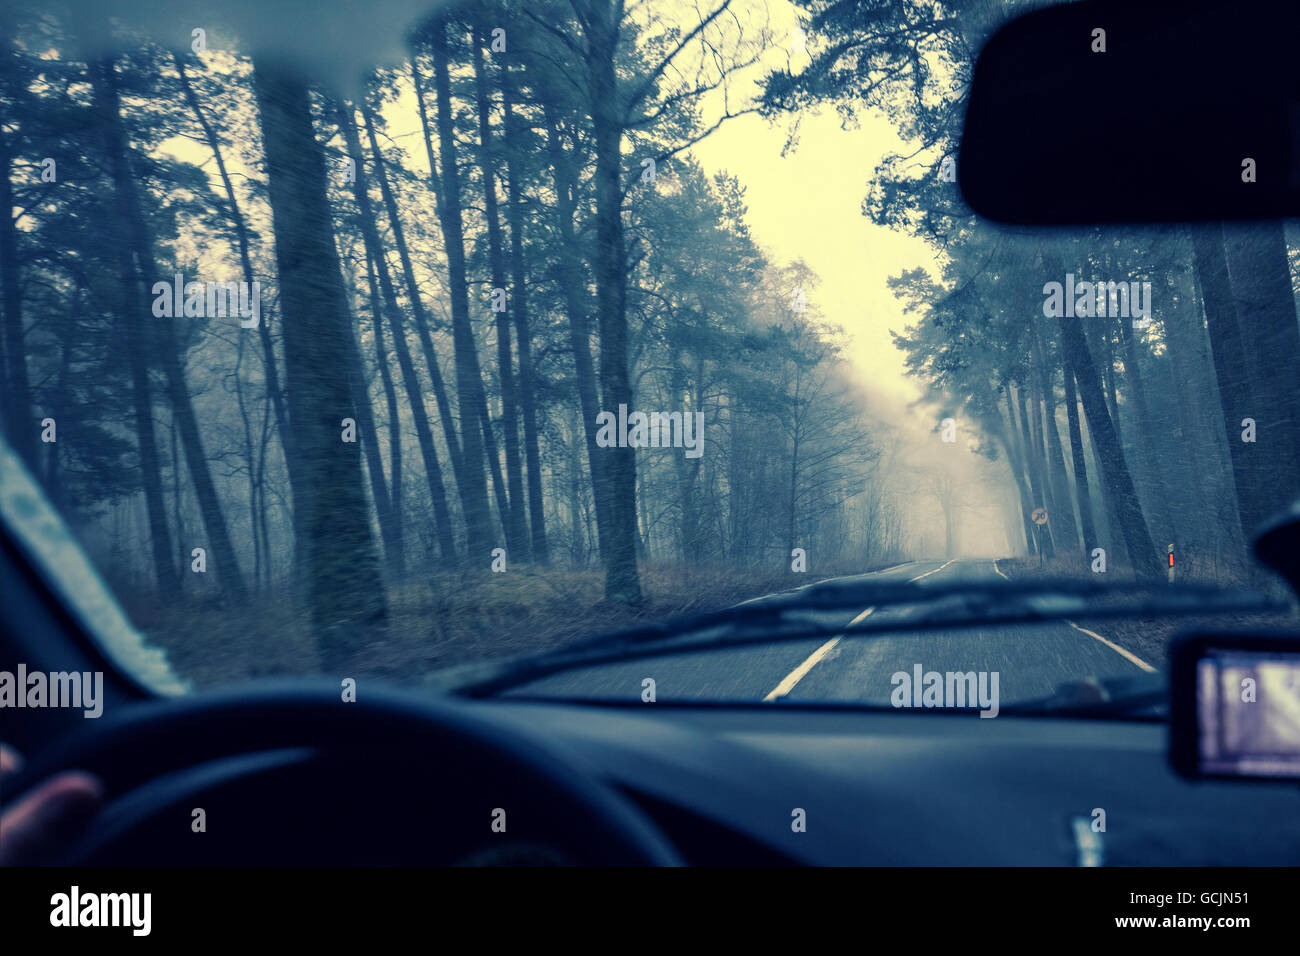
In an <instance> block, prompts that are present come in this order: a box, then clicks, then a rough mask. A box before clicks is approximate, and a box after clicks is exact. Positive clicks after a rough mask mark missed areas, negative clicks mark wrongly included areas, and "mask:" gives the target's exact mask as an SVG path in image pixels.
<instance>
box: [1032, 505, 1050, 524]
mask: <svg viewBox="0 0 1300 956" xmlns="http://www.w3.org/2000/svg"><path fill="white" fill-rule="evenodd" d="M1029 517H1031V518H1033V519H1034V524H1037V525H1044V524H1047V509H1046V508H1035V509H1034V513H1033V514H1032V515H1030V516H1029Z"/></svg>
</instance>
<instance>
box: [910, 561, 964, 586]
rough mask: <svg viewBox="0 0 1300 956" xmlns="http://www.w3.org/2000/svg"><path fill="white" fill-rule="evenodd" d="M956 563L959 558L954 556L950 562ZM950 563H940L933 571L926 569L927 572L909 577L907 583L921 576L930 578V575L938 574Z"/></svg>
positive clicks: (919, 578) (917, 579)
mask: <svg viewBox="0 0 1300 956" xmlns="http://www.w3.org/2000/svg"><path fill="white" fill-rule="evenodd" d="M956 563H957V559H956V558H953V559H952V560H951V561H949V562H948V564H956ZM948 564H941V565H939V567H937V568H935V569H934V570H933V571H926V572H925V574H918V575H917V576H916V577H914V578H908V579H907V583H908V584H911V583H912V582H913V581H919V580H921V578H928V577H929V576H930V575H932V574H938V573H939V572H940V571H942V570H943V569H944V568H946V567H947V566H948Z"/></svg>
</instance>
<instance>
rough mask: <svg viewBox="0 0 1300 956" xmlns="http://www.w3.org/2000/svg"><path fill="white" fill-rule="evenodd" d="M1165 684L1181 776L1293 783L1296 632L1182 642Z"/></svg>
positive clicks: (1299, 670)
mask: <svg viewBox="0 0 1300 956" xmlns="http://www.w3.org/2000/svg"><path fill="white" fill-rule="evenodd" d="M1170 681H1171V693H1170V713H1169V732H1170V759H1171V761H1172V763H1173V767H1174V770H1175V771H1177V772H1178V773H1179V774H1180V775H1181V776H1184V777H1190V778H1200V777H1255V778H1271V779H1289V780H1300V635H1295V636H1290V637H1277V636H1269V637H1263V636H1255V635H1241V634H1198V635H1195V636H1191V637H1184V638H1182V639H1180V640H1179V641H1177V642H1176V643H1175V644H1174V646H1173V648H1172V651H1171V661H1170Z"/></svg>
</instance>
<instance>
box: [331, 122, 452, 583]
mask: <svg viewBox="0 0 1300 956" xmlns="http://www.w3.org/2000/svg"><path fill="white" fill-rule="evenodd" d="M338 118H339V127H340V129H342V130H343V138H344V140H345V141H346V144H347V148H348V152H349V153H350V154H351V155H352V157H353V163H354V167H355V172H356V177H355V179H354V181H353V183H352V197H353V199H354V200H355V201H356V203H357V209H358V210H359V211H360V216H359V217H358V221H359V223H360V226H361V238H362V242H363V243H364V245H365V247H366V258H367V260H368V266H367V268H368V269H373V270H374V272H375V273H376V274H377V275H378V277H379V285H380V288H381V289H382V290H383V300H384V302H385V303H387V305H388V321H389V325H390V327H391V328H392V330H393V350H394V351H395V352H396V353H397V364H398V367H399V368H401V370H402V383H403V385H405V386H406V400H407V403H408V404H409V405H410V406H411V417H412V418H413V419H414V421H415V437H416V439H417V440H418V441H419V445H420V454H421V456H422V457H423V459H424V471H425V475H426V477H427V478H428V481H429V497H430V499H431V500H432V503H433V518H434V533H435V535H436V536H437V539H438V553H439V555H440V556H441V557H442V560H444V561H455V560H456V538H455V534H454V533H453V531H452V526H451V511H450V509H449V508H448V506H447V490H446V487H445V486H444V484H443V478H442V465H441V464H440V463H439V462H438V449H437V447H436V446H435V445H434V442H433V431H432V430H431V429H430V428H429V415H428V412H427V411H426V410H425V405H424V394H423V392H422V391H421V390H420V378H419V375H418V373H417V372H416V369H415V363H414V362H413V361H412V360H411V350H410V348H409V347H408V346H407V344H406V331H405V329H403V327H402V312H401V308H400V307H399V306H398V303H397V292H396V291H395V290H394V289H393V280H392V277H391V276H390V274H389V272H388V261H387V260H386V259H385V258H384V250H383V247H382V246H381V245H380V243H379V229H378V228H377V227H376V226H375V216H374V211H373V210H372V208H371V205H370V193H369V192H367V189H366V174H365V162H364V158H363V155H362V153H361V141H360V138H359V137H358V136H357V128H356V126H355V125H353V119H352V116H351V115H350V113H349V112H348V110H347V109H340V110H339V111H338ZM371 294H372V295H373V294H374V293H373V290H372V291H371ZM454 437H455V436H454V435H453V438H454Z"/></svg>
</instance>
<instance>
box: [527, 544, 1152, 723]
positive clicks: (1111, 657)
mask: <svg viewBox="0 0 1300 956" xmlns="http://www.w3.org/2000/svg"><path fill="white" fill-rule="evenodd" d="M999 576H1002V577H1005V575H1003V574H1002V572H1001V570H1000V569H999V568H998V566H997V562H995V561H992V560H978V561H977V560H960V561H914V562H909V563H907V564H903V565H899V566H897V567H893V568H888V569H886V570H883V571H877V572H874V573H871V574H864V575H861V576H860V577H861V579H863V580H876V581H886V580H890V581H924V582H926V583H927V584H928V583H938V582H941V581H944V580H961V579H966V580H985V579H990V580H991V579H996V578H998V577H999ZM837 580H852V578H848V579H837ZM756 600H763V599H762V598H758V599H756ZM919 613H920V609H919V608H918V607H917V606H916V605H902V606H891V607H885V608H881V609H879V610H877V609H875V608H862V609H861V610H859V611H856V612H851V611H850V612H845V611H836V612H810V613H808V614H807V615H806V619H807V620H808V621H809V622H817V623H819V624H823V625H825V626H826V627H827V628H828V629H837V628H842V627H846V626H848V625H849V624H851V623H857V622H859V621H865V620H866V619H868V618H871V619H872V620H873V621H898V622H899V623H900V624H903V623H905V622H906V621H907V620H908V619H909V618H914V617H916V616H917V615H918V614H919ZM918 664H919V665H921V667H922V670H923V671H925V672H929V671H938V672H940V673H946V672H949V671H952V672H960V673H966V672H969V671H974V672H976V673H977V674H978V673H980V672H986V673H989V674H992V673H997V674H998V685H999V691H998V693H999V698H1000V701H1001V703H1002V705H1004V706H1005V705H1007V704H1009V703H1012V702H1015V701H1020V700H1029V699H1032V698H1037V697H1042V696H1045V695H1047V694H1050V693H1051V692H1052V691H1054V690H1055V689H1056V688H1057V687H1058V686H1059V685H1060V684H1062V683H1065V682H1067V681H1077V680H1080V679H1081V678H1084V677H1087V676H1089V675H1092V676H1098V677H1113V676H1126V675H1133V674H1139V673H1141V672H1142V671H1151V670H1154V668H1152V667H1151V666H1150V665H1149V664H1148V663H1146V662H1145V661H1143V660H1141V659H1140V658H1139V657H1137V656H1136V655H1134V654H1132V653H1131V652H1130V651H1129V650H1128V649H1126V648H1124V647H1122V646H1120V645H1119V644H1117V643H1115V642H1114V641H1112V640H1111V639H1109V638H1107V637H1106V636H1105V635H1104V634H1101V633H1097V632H1096V631H1093V630H1090V629H1087V628H1082V627H1079V626H1077V625H1075V624H1073V623H1072V622H1068V621H1054V622H1047V623H1036V624H1019V625H1010V626H1006V625H997V626H992V627H982V628H961V629H953V630H934V631H913V632H910V633H909V632H906V631H898V632H894V631H887V632H884V633H883V634H879V635H872V636H863V637H854V636H843V637H841V636H827V637H820V638H813V639H809V640H802V641H793V642H788V643H783V644H771V645H757V646H750V647H743V648H733V649H727V650H721V651H709V652H704V653H695V654H682V655H676V656H671V657H656V658H649V659H640V660H634V661H629V662H627V663H626V664H624V663H618V664H608V665H601V666H599V667H592V668H584V669H579V670H573V671H567V672H565V673H562V674H556V675H553V676H551V677H548V678H546V679H544V680H541V681H537V682H535V683H533V684H529V685H527V686H526V687H524V688H519V689H518V690H517V691H516V692H517V693H526V694H530V695H532V694H541V695H546V696H550V695H557V696H566V697H582V698H587V699H591V698H602V699H612V700H628V699H634V700H640V699H641V695H642V681H643V680H644V679H645V678H647V677H649V678H653V679H654V681H655V693H656V699H657V700H659V701H684V700H749V701H754V700H768V701H779V700H788V701H794V702H799V701H804V702H806V701H840V702H854V703H873V704H888V703H889V702H890V695H891V693H892V692H893V690H894V688H895V684H894V683H893V681H892V677H893V675H894V674H895V673H897V672H899V671H903V672H906V673H908V674H912V673H914V669H915V667H916V665H918Z"/></svg>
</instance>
